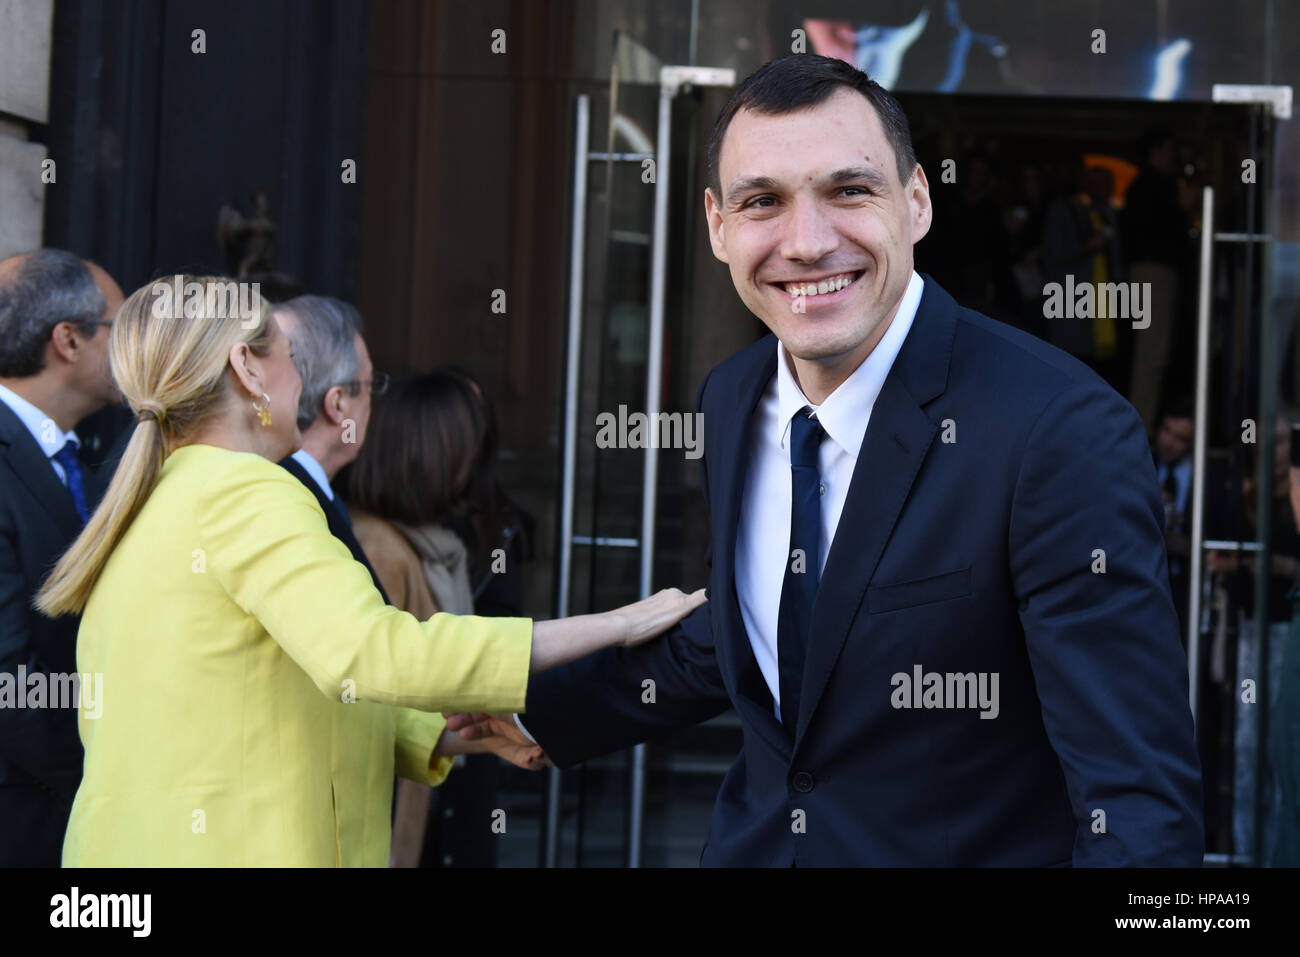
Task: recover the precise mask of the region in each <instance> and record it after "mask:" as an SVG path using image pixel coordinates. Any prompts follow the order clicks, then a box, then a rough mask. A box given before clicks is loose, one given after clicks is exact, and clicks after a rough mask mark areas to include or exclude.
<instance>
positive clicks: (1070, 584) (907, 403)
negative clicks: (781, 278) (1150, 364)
mask: <svg viewBox="0 0 1300 957" xmlns="http://www.w3.org/2000/svg"><path fill="white" fill-rule="evenodd" d="M924 278H925V291H924V294H923V296H922V299H921V303H920V306H919V309H918V311H917V315H916V318H915V320H914V322H913V325H912V328H911V330H910V331H909V333H908V336H907V339H906V340H905V341H904V343H903V346H902V350H901V352H900V353H899V355H898V357H897V360H896V361H895V363H894V365H893V368H892V369H891V371H890V373H889V375H888V377H887V378H886V380H885V383H884V386H883V388H882V390H881V392H880V395H879V397H878V398H877V400H876V403H875V407H874V409H873V411H872V414H871V418H870V423H869V426H868V428H867V429H866V433H865V437H864V441H863V444H862V448H861V452H860V454H859V456H858V460H857V465H856V467H855V471H854V474H853V479H852V482H851V484H850V488H849V492H848V498H847V501H846V503H845V506H844V510H843V513H842V515H841V518H840V521H839V526H838V528H837V530H836V533H835V537H834V540H833V542H832V544H831V548H830V554H829V556H828V558H827V561H826V565H825V568H824V569H823V572H822V578H821V582H820V585H819V590H818V594H817V599H816V603H815V605H814V607H813V614H812V634H811V638H810V643H809V647H808V650H807V657H806V662H805V668H804V674H803V684H802V691H801V697H800V711H799V719H798V723H797V727H796V728H794V729H793V733H790V732H788V731H787V730H786V729H785V728H783V727H782V725H781V723H780V722H779V721H778V720H777V718H776V716H775V714H774V712H773V707H772V695H771V693H770V691H769V690H768V688H767V685H766V684H765V682H764V681H763V678H762V676H761V674H760V673H759V669H758V665H757V663H756V662H755V659H754V655H753V651H752V649H751V646H750V640H749V636H748V635H747V634H746V631H745V627H744V624H743V622H742V619H741V615H740V610H739V606H738V603H737V599H736V592H735V577H734V550H735V542H736V531H737V523H738V521H739V517H740V497H741V494H742V489H743V487H744V474H745V468H746V465H747V462H748V460H749V456H750V450H749V448H748V446H749V433H750V428H749V426H750V418H751V414H752V413H753V410H754V408H755V406H756V404H757V402H758V400H759V398H760V397H761V395H762V394H763V390H764V388H765V387H766V385H767V384H768V381H769V380H770V379H771V377H772V376H773V375H774V374H775V370H776V358H777V351H776V341H775V339H774V338H773V337H772V336H767V337H766V338H764V339H762V340H761V341H759V342H757V343H755V344H754V345H753V346H751V347H749V348H747V349H745V350H744V351H742V352H740V353H738V354H737V355H735V356H732V357H731V358H730V359H728V360H727V361H725V362H723V363H722V364H721V365H719V366H718V367H716V368H715V369H714V370H713V371H712V372H711V373H710V374H709V376H708V378H707V379H706V381H705V383H704V386H703V387H702V389H701V391H700V398H699V408H700V410H701V411H702V412H703V414H704V428H705V439H704V449H705V454H704V457H703V460H702V461H703V473H704V479H703V481H704V489H705V492H706V495H707V498H708V501H709V507H710V526H711V535H712V540H713V542H714V546H715V547H714V549H713V556H714V557H713V561H712V564H711V571H710V578H709V595H710V601H709V603H708V604H707V605H705V606H704V607H702V608H701V609H699V610H698V611H696V612H695V613H694V614H692V615H691V616H690V617H689V618H687V619H686V620H685V621H684V622H682V624H681V625H680V626H678V627H677V628H676V629H674V630H673V631H671V632H670V633H669V634H668V635H667V636H666V637H665V638H664V639H662V640H658V641H653V642H650V643H648V644H645V645H643V646H641V647H638V648H635V649H617V650H609V651H605V652H602V653H600V654H597V655H593V656H589V657H587V658H584V659H582V660H581V661H578V662H575V663H573V664H571V665H569V666H567V667H565V668H562V669H557V670H555V671H552V672H547V673H544V674H541V675H537V676H535V677H534V678H533V679H532V681H531V682H530V685H529V689H528V702H527V712H526V714H525V716H524V723H525V724H526V725H527V727H528V729H529V731H530V732H532V733H533V734H534V735H535V736H536V737H537V739H538V741H539V743H540V744H541V745H542V746H543V747H544V748H545V749H546V751H547V753H548V754H549V755H550V757H551V758H552V760H553V761H555V762H556V764H557V765H558V766H560V767H568V766H570V765H572V764H574V763H575V762H578V761H582V760H584V759H587V758H590V757H594V756H597V755H600V754H603V753H606V752H609V751H612V750H615V749H619V748H623V747H627V746H629V745H631V744H633V743H636V742H639V741H644V740H655V739H659V738H662V737H666V736H667V735H668V734H670V733H671V732H673V731H675V730H676V729H679V728H681V727H683V726H687V725H691V724H695V723H697V722H700V721H704V720H707V719H708V718H710V717H713V716H715V715H717V714H719V713H721V712H722V711H724V710H725V709H727V708H728V707H734V708H735V709H736V712H737V713H738V715H739V717H740V720H741V723H742V727H743V733H744V745H743V748H742V750H741V753H740V755H739V757H738V758H737V759H736V762H735V764H734V765H733V766H732V767H731V770H730V771H729V772H728V774H727V776H726V779H725V780H724V782H723V784H722V788H721V791H720V793H719V795H718V799H717V804H716V807H715V810H714V814H713V821H712V825H711V828H710V833H709V837H708V840H707V842H706V845H705V848H704V851H703V853H702V855H701V863H702V864H704V865H742V866H752V865H770V866H789V865H791V864H794V863H797V865H798V866H800V867H804V866H810V865H811V866H815V865H919V866H964V865H994V866H1035V867H1043V866H1054V865H1069V864H1075V865H1177V866H1196V865H1199V864H1200V863H1201V860H1202V855H1203V850H1204V847H1203V845H1204V837H1203V827H1202V810H1201V772H1200V763H1199V759H1198V757H1197V753H1196V749H1195V746H1194V744H1193V730H1192V718H1191V712H1190V708H1189V705H1188V688H1187V664H1186V660H1185V658H1184V655H1183V652H1182V649H1181V646H1180V643H1179V638H1178V626H1177V619H1176V617H1175V612H1174V605H1173V601H1172V599H1171V597H1170V590H1169V576H1168V571H1167V566H1166V559H1165V548H1164V537H1163V534H1162V530H1163V511H1162V507H1161V498H1160V491H1159V489H1158V488H1157V484H1156V478H1155V468H1154V466H1153V464H1152V461H1151V455H1150V452H1149V451H1148V449H1147V443H1146V438H1145V434H1144V430H1143V426H1142V423H1141V421H1140V419H1139V418H1138V415H1137V413H1136V412H1135V411H1134V409H1133V407H1132V406H1131V405H1130V404H1129V403H1128V402H1127V401H1125V400H1124V399H1123V398H1121V397H1120V396H1119V395H1118V394H1117V393H1115V392H1114V391H1113V390H1112V389H1111V388H1110V387H1109V386H1107V385H1106V384H1105V383H1104V382H1103V381H1102V380H1101V379H1100V378H1099V377H1098V376H1097V375H1095V374H1094V373H1093V372H1092V371H1091V370H1090V369H1089V368H1087V367H1086V366H1085V365H1083V364H1082V363H1080V362H1079V361H1077V360H1076V359H1074V358H1072V357H1071V356H1069V355H1066V354H1065V353H1064V352H1061V351H1059V350H1057V349H1055V348H1053V347H1051V346H1049V345H1047V344H1046V343H1044V342H1042V341H1040V340H1038V339H1036V338H1034V337H1032V336H1029V335H1027V334H1025V333H1022V332H1020V331H1018V330H1016V329H1014V328H1012V327H1010V326H1007V325H1004V324H1002V323H999V322H996V321H994V320H992V319H989V318H988V317H986V316H983V315H981V314H979V313H976V312H973V311H971V310H968V309H963V308H961V307H959V306H958V305H957V304H956V303H955V302H954V301H953V300H952V298H951V297H950V296H949V295H948V294H947V293H945V292H944V291H943V290H942V289H941V288H940V287H939V286H938V285H937V284H936V283H935V282H934V281H933V280H931V279H929V277H924ZM789 507H790V505H789V503H788V502H773V503H772V508H773V509H780V510H783V511H785V510H788V509H789ZM916 666H920V667H921V668H922V669H923V672H927V673H928V672H936V673H939V674H944V675H946V674H948V673H952V674H955V675H974V676H976V677H978V676H979V675H980V674H983V675H985V676H986V680H987V676H991V675H992V674H994V673H996V674H997V676H998V692H999V694H998V698H999V701H998V711H997V717H996V718H982V717H981V716H980V710H979V709H978V708H973V707H964V708H962V707H942V708H939V707H935V708H926V707H921V708H902V707H896V706H895V705H896V704H898V703H899V695H897V694H895V692H896V680H895V678H894V676H895V675H898V674H906V675H908V676H909V677H910V676H911V675H913V673H914V670H915V668H916ZM646 678H652V679H654V681H655V683H656V699H655V702H654V703H653V704H650V703H644V702H643V700H642V682H643V681H644V680H645V679H646ZM945 684H946V683H945ZM986 687H991V686H988V685H986ZM946 703H948V704H955V703H957V702H956V701H955V700H952V699H949V700H947V701H946Z"/></svg>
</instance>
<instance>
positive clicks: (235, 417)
mask: <svg viewBox="0 0 1300 957" xmlns="http://www.w3.org/2000/svg"><path fill="white" fill-rule="evenodd" d="M234 292H236V289H235V286H234V284H233V283H229V282H227V281H224V280H220V279H212V278H196V277H177V278H176V280H175V282H174V283H165V282H158V283H153V284H151V285H149V286H145V287H143V288H141V289H139V290H137V291H136V292H135V293H133V294H132V295H131V297H130V298H129V299H128V300H127V301H126V302H125V303H124V304H123V306H122V308H121V310H120V311H119V312H118V315H117V318H116V320H115V322H114V326H113V330H112V334H111V338H110V345H109V350H110V357H111V362H112V368H113V376H114V379H115V380H116V381H117V384H118V386H119V388H120V389H121V390H122V393H123V395H124V396H125V397H126V399H127V401H128V402H129V403H130V406H131V408H132V410H133V411H134V412H135V413H136V415H137V417H138V420H139V421H138V424H137V425H136V427H135V433H134V435H133V436H132V437H131V441H130V444H129V445H128V446H127V449H126V452H125V454H124V455H123V458H122V461H121V464H120V465H119V466H118V469H117V472H116V474H115V475H114V477H113V481H112V483H111V484H110V486H109V489H108V492H107V494H106V495H105V496H104V499H103V501H102V502H101V503H100V506H99V507H98V508H97V509H96V511H95V513H94V515H92V516H91V519H90V521H89V523H88V524H87V526H86V528H85V530H84V531H83V532H82V534H81V536H80V537H79V538H78V539H77V541H76V542H75V543H74V544H73V545H72V547H71V548H70V549H69V551H68V552H67V553H66V554H65V555H64V556H63V558H62V559H60V561H59V563H58V564H57V565H56V566H55V569H54V571H53V572H52V574H51V576H50V578H49V580H48V581H47V582H46V583H45V585H44V587H43V588H42V589H41V591H40V593H39V594H38V595H37V605H38V607H40V608H41V610H42V611H44V612H45V613H46V614H50V615H60V614H69V613H75V612H82V620H81V628H80V632H79V634H78V639H77V666H78V669H79V670H80V671H81V672H82V673H83V674H85V673H90V674H102V676H103V678H102V681H103V683H102V700H101V702H97V710H99V711H100V714H99V716H98V717H92V716H91V715H90V714H88V713H87V712H86V711H85V709H82V711H81V712H80V713H79V715H78V721H79V727H80V731H81V738H82V742H83V744H84V745H85V750H86V758H85V769H84V776H83V779H82V783H81V786H80V788H79V789H78V791H77V796H76V799H75V801H74V802H73V807H72V814H71V817H70V819H69V822H68V830H67V833H66V835H65V838H64V846H63V863H64V865H65V866H123V865H125V866H131V865H208V866H212V865H218V866H219V865H233V866H249V865H254V866H255V865H291V866H301V865H324V866H329V865H335V864H338V863H339V862H340V852H339V839H338V823H337V822H338V820H339V809H338V807H337V795H338V793H339V788H338V784H337V782H336V781H335V780H334V777H333V774H332V771H331V764H332V762H331V750H332V748H331V745H332V729H333V727H334V722H333V721H332V720H331V719H332V715H333V712H332V711H331V709H332V708H334V707H336V706H337V705H338V704H346V703H347V702H350V701H354V700H359V701H376V702H382V703H384V704H388V705H394V706H398V707H411V708H417V709H419V710H422V711H494V712H502V711H517V710H519V709H520V708H522V707H523V705H524V700H525V691H526V688H527V683H528V675H529V674H530V673H531V672H533V671H542V670H545V669H547V668H550V667H554V666H556V665H559V664H562V663H565V662H567V661H571V660H574V659H575V658H578V657H581V656H583V655H585V654H589V653H591V652H593V651H595V650H598V649H600V648H604V647H608V646H610V645H615V644H623V645H630V644H636V643H639V642H641V641H645V640H648V639H649V638H651V637H653V636H654V635H657V634H660V633H662V632H663V631H666V630H667V629H668V628H670V627H672V625H674V624H675V623H676V622H678V621H680V620H681V619H682V618H683V617H685V615H687V614H689V613H690V612H691V611H692V610H694V608H696V607H698V605H700V604H701V603H702V602H703V601H704V597H703V592H702V591H700V592H696V593H695V594H693V595H683V594H682V593H681V592H679V591H677V590H676V589H669V590H665V591H663V592H660V593H658V594H657V595H655V596H652V597H651V598H649V599H646V600H644V601H641V602H637V603H636V604H633V605H628V606H625V607H624V608H621V609H618V610H616V611H614V612H608V613H604V614H599V615H584V616H578V617H576V618H571V619H563V620H559V621H548V622H533V621H530V620H529V619H499V618H497V619H483V618H475V617H473V616H456V615H448V614H442V613H439V614H436V615H434V616H432V617H431V618H429V619H428V620H427V621H420V620H419V619H417V618H415V617H414V616H412V615H410V614H408V613H406V612H403V611H400V610H398V609H396V608H392V607H390V606H388V605H386V604H385V603H384V601H383V599H382V598H381V597H380V594H379V592H378V590H377V589H376V588H375V587H374V584H373V582H372V581H371V579H370V575H369V574H368V573H367V571H366V569H365V568H364V566H362V565H361V564H359V563H358V562H356V561H354V560H353V559H352V556H351V555H350V554H349V552H348V550H347V548H346V546H344V545H343V543H342V542H340V541H339V540H338V539H336V538H335V537H334V536H333V535H331V534H330V532H329V529H328V526H327V525H326V522H325V517H324V513H323V512H322V511H321V509H320V506H319V504H317V502H316V500H315V497H314V496H313V495H312V494H311V493H310V492H309V491H307V489H306V488H305V487H303V485H302V484H301V483H300V482H298V481H297V480H296V479H295V478H294V477H293V476H292V475H290V474H289V473H288V472H286V471H285V470H284V469H282V468H280V467H279V466H278V465H276V464H275V463H276V462H278V461H279V460H280V459H281V458H283V457H284V456H285V455H288V454H289V453H291V452H292V451H293V450H294V449H295V448H296V447H297V444H298V442H299V435H298V429H297V424H296V418H297V416H296V408H297V403H298V393H299V390H300V388H301V383H300V381H299V378H298V373H297V371H296V370H295V368H294V365H293V361H292V357H291V354H290V346H289V342H288V339H287V338H286V337H285V336H284V335H283V334H282V333H281V331H280V329H279V328H278V326H277V325H276V322H275V319H274V317H273V316H272V315H271V311H270V308H269V307H268V306H267V305H265V304H263V303H261V302H260V301H259V300H258V299H257V298H256V296H254V297H253V301H252V306H251V308H248V309H247V310H245V311H241V310H240V309H239V308H238V307H237V306H238V296H237V295H232V293H234ZM245 295H246V293H245ZM232 306H234V307H235V308H232ZM232 313H233V316H232ZM231 316H232V317H231ZM228 317H229V318H228Z"/></svg>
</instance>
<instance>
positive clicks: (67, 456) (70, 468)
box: [54, 440, 90, 523]
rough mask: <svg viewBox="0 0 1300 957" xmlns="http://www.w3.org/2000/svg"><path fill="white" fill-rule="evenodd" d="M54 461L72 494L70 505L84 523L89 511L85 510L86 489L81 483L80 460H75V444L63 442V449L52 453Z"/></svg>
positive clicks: (88, 516)
mask: <svg viewBox="0 0 1300 957" xmlns="http://www.w3.org/2000/svg"><path fill="white" fill-rule="evenodd" d="M54 461H56V462H58V463H59V464H60V465H62V466H63V474H64V475H65V476H66V477H67V484H68V491H69V492H70V493H71V494H72V504H73V505H75V506H76V508H77V514H78V515H80V516H81V521H82V522H83V523H85V522H86V521H87V520H88V519H89V518H90V510H89V509H88V508H86V488H85V486H84V485H83V484H82V481H81V460H80V459H79V458H77V443H75V442H73V441H70V440H69V441H67V442H64V443H63V448H61V449H59V451H57V452H55V453H54Z"/></svg>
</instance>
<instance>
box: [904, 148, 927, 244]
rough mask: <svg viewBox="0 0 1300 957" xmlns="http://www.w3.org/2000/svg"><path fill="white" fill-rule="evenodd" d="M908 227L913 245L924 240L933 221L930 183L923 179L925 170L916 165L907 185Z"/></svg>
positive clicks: (918, 164)
mask: <svg viewBox="0 0 1300 957" xmlns="http://www.w3.org/2000/svg"><path fill="white" fill-rule="evenodd" d="M907 211H908V225H909V227H910V228H911V230H912V243H913V245H915V244H916V243H919V242H920V241H921V240H922V239H924V238H925V234H926V233H928V232H929V231H930V223H931V222H933V220H934V207H933V206H932V205H930V183H929V181H928V180H927V179H926V178H925V170H923V169H922V168H921V164H920V163H917V164H916V169H915V170H913V172H912V176H911V178H910V179H909V180H908V185H907Z"/></svg>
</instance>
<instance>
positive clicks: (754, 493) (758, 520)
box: [515, 270, 925, 743]
mask: <svg viewBox="0 0 1300 957" xmlns="http://www.w3.org/2000/svg"><path fill="white" fill-rule="evenodd" d="M924 288H925V283H924V282H923V281H922V279H921V277H920V276H919V275H917V274H916V271H915V270H913V272H912V278H911V279H910V280H909V281H908V284H907V290H906V291H905V292H904V293H903V298H902V300H901V301H900V302H899V304H898V312H896V313H895V314H894V319H893V321H892V322H891V323H890V324H889V328H888V329H887V330H885V334H884V336H882V337H881V339H880V342H878V343H877V344H876V347H875V348H874V349H872V350H871V354H870V355H869V356H867V358H866V359H864V360H863V361H862V365H860V366H858V367H857V369H855V370H854V371H853V373H852V374H851V375H850V376H849V377H848V378H847V379H845V380H844V381H843V382H842V383H840V385H839V387H838V388H837V389H836V390H835V391H834V392H832V393H831V394H830V395H828V396H827V397H826V399H825V400H824V401H823V402H822V404H821V405H813V404H812V403H811V402H809V401H808V398H807V397H806V396H805V395H804V394H803V391H802V390H801V389H800V388H799V386H798V384H797V383H796V382H795V381H794V375H793V374H792V373H791V372H790V367H789V366H788V365H787V355H786V351H785V346H783V345H782V344H781V343H780V341H779V340H778V341H777V344H776V375H774V376H773V377H772V380H771V381H770V382H769V383H768V385H767V389H766V391H765V392H764V393H763V397H762V398H761V399H760V400H759V402H758V405H757V407H755V409H754V414H753V417H752V418H751V419H750V423H749V428H750V430H751V431H750V442H749V448H750V459H749V464H748V467H747V468H746V470H745V485H744V493H743V498H742V500H741V505H740V526H739V528H738V529H737V530H736V594H737V596H738V597H739V599H740V615H741V618H742V619H743V620H744V623H745V631H746V632H747V633H748V634H749V643H750V646H751V647H752V648H753V649H754V658H755V659H756V660H757V661H758V667H759V670H760V671H761V672H762V673H763V679H764V680H765V681H766V682H767V686H768V688H770V689H771V691H772V701H773V704H774V708H773V710H774V711H775V712H776V719H777V720H778V721H780V720H781V681H780V677H779V675H778V672H777V635H776V621H777V615H778V613H779V611H780V609H781V589H782V587H783V586H784V585H785V563H786V560H787V558H788V556H789V550H790V498H791V476H790V448H789V445H788V441H789V437H790V420H791V419H793V418H794V416H795V415H796V413H798V412H799V410H800V409H802V408H804V407H805V406H808V407H810V408H812V409H813V410H814V411H815V413H816V416H817V421H818V422H820V423H821V426H822V428H823V429H825V430H826V437H825V438H824V439H822V444H821V449H820V451H819V455H818V459H819V462H818V464H819V469H818V470H819V472H820V473H821V482H822V488H823V489H824V491H823V492H822V534H821V549H820V551H821V554H820V555H818V556H817V569H818V576H819V577H820V574H821V569H823V568H824V567H825V565H826V556H827V555H828V554H830V550H831V542H832V541H833V540H834V538H835V529H836V528H837V527H838V526H839V523H840V513H841V512H842V511H843V510H844V501H845V499H846V498H847V497H848V494H849V483H850V481H851V480H852V478H853V469H854V466H856V465H857V462H858V452H859V450H860V449H861V448H862V440H863V438H864V437H865V436H866V432H867V423H868V422H870V421H871V410H872V409H873V408H874V407H875V404H876V396H878V395H880V390H881V388H882V387H883V386H884V384H885V378H886V376H888V375H889V370H890V369H892V368H893V367H894V360H895V359H896V358H898V352H899V350H900V349H902V347H903V340H905V339H906V338H907V333H908V331H909V330H911V328H912V321H913V320H914V319H915V318H916V310H917V307H918V306H919V305H920V304H921V293H922V292H923V291H924ZM515 724H516V725H518V726H519V729H520V730H521V731H523V732H524V734H527V735H528V737H529V739H531V740H533V742H534V743H536V739H535V738H533V736H532V735H531V734H528V729H527V728H525V727H524V726H523V723H522V722H521V721H520V720H519V716H518V715H515Z"/></svg>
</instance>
